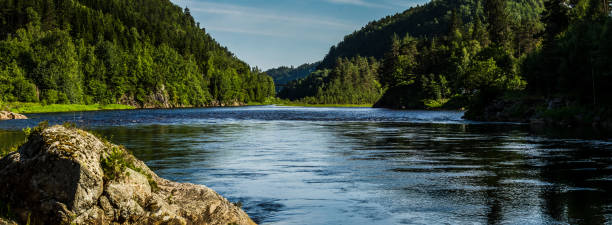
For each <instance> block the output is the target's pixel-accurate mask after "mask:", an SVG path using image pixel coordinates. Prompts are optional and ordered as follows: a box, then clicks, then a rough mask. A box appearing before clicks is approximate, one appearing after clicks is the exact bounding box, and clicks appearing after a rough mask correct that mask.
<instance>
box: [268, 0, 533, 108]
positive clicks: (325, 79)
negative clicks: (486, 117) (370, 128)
mask: <svg viewBox="0 0 612 225" xmlns="http://www.w3.org/2000/svg"><path fill="white" fill-rule="evenodd" d="M543 8H544V7H543V1H542V0H435V1H431V2H429V3H427V4H425V5H423V6H417V7H413V8H411V9H409V10H407V11H405V12H403V13H401V14H396V15H393V16H388V17H386V18H383V19H381V20H378V21H374V22H370V23H369V24H368V25H366V26H365V27H364V28H362V29H361V30H359V31H356V32H354V33H353V34H351V35H348V36H346V37H345V39H344V40H343V41H342V42H340V43H339V44H337V45H336V46H334V47H332V48H331V50H330V51H329V53H328V54H327V56H326V57H325V59H324V60H323V62H322V63H321V65H319V67H318V69H319V71H317V72H315V73H313V74H312V75H311V76H310V77H307V78H305V79H302V80H299V81H295V82H292V83H290V84H289V85H288V86H287V88H285V89H284V90H283V91H282V92H280V93H279V96H280V97H281V98H288V99H291V100H302V101H305V102H308V103H312V104H316V103H323V104H373V103H375V102H377V103H378V104H376V105H377V106H380V107H393V108H424V107H426V105H429V106H427V107H437V106H440V105H441V104H444V103H446V102H447V101H448V100H449V99H451V98H454V100H453V101H452V102H454V104H453V108H457V107H458V108H461V107H464V106H466V104H467V101H466V98H470V97H472V94H473V93H477V92H479V91H480V89H479V88H477V87H476V86H478V85H479V84H477V82H481V81H479V79H480V78H479V77H481V76H482V75H483V74H482V72H487V71H486V70H504V73H503V74H495V76H498V75H499V76H498V77H492V78H491V79H493V80H491V81H489V80H487V81H482V82H488V83H490V85H498V86H503V87H504V88H521V87H523V86H524V82H523V81H522V80H521V79H520V77H518V75H517V69H518V68H517V64H518V60H517V59H518V58H521V57H522V56H524V55H525V54H527V53H530V52H532V51H533V50H535V49H536V48H537V46H538V45H539V43H540V40H541V39H540V37H539V36H538V34H539V33H540V32H542V31H543V29H544V27H543V23H542V22H540V14H541V13H542V10H543ZM489 59H493V61H489ZM326 71H327V72H326ZM506 72H507V73H506ZM487 79H488V78H487ZM493 81H496V82H500V83H496V84H493V83H494V82H493ZM366 93H367V95H368V96H364V94H366ZM455 97H456V98H455Z"/></svg>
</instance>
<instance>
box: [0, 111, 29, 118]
mask: <svg viewBox="0 0 612 225" xmlns="http://www.w3.org/2000/svg"><path fill="white" fill-rule="evenodd" d="M25 119H28V117H26V116H24V115H21V114H19V113H13V112H7V111H0V120H25Z"/></svg>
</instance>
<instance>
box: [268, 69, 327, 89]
mask: <svg viewBox="0 0 612 225" xmlns="http://www.w3.org/2000/svg"><path fill="white" fill-rule="evenodd" d="M319 64H320V62H316V63H311V64H308V63H306V64H303V65H301V66H298V67H295V68H294V67H293V66H291V67H286V66H281V67H278V68H274V69H269V70H267V71H266V74H268V75H270V76H271V77H272V79H274V84H275V85H276V92H280V91H281V90H282V89H283V87H284V86H285V85H287V84H288V83H290V82H291V81H294V80H299V79H302V78H304V77H306V76H308V75H310V74H311V73H312V72H314V71H315V70H316V68H317V66H319Z"/></svg>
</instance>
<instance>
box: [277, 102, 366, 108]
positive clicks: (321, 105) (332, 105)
mask: <svg viewBox="0 0 612 225" xmlns="http://www.w3.org/2000/svg"><path fill="white" fill-rule="evenodd" d="M276 105H277V106H296V107H345V108H372V104H308V103H297V102H289V103H281V104H276Z"/></svg>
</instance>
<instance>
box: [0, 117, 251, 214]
mask: <svg viewBox="0 0 612 225" xmlns="http://www.w3.org/2000/svg"><path fill="white" fill-rule="evenodd" d="M7 208H8V209H7ZM0 209H1V210H0V211H2V212H5V213H4V214H8V215H10V216H9V218H5V221H4V222H3V221H2V220H0V224H2V223H6V224H11V221H15V222H19V223H20V224H25V223H28V222H29V224H219V225H221V224H223V225H227V224H245V225H247V224H248V225H250V224H255V223H254V222H253V221H252V220H251V219H250V218H249V216H248V215H247V214H246V213H245V212H244V211H243V210H242V209H241V208H240V207H238V206H236V205H235V204H233V203H231V202H229V201H228V200H227V199H225V198H223V197H222V196H220V195H219V194H217V193H216V192H215V191H213V190H212V189H210V188H207V187H205V186H202V185H195V184H187V183H176V182H172V181H168V180H166V179H163V178H160V177H158V176H157V175H156V174H155V173H154V172H152V171H151V170H150V169H149V168H148V167H147V166H146V165H145V164H144V163H143V162H142V161H140V160H138V159H136V158H135V157H134V156H132V155H131V154H130V153H128V152H127V150H125V149H124V148H123V147H121V146H117V145H114V144H111V143H109V142H108V141H105V140H104V139H101V138H98V137H96V136H95V135H92V134H90V133H88V132H85V131H83V130H80V129H77V128H72V127H70V126H53V127H46V126H44V125H41V126H39V127H38V128H35V129H34V130H33V131H32V134H30V135H29V137H28V141H27V142H26V143H25V144H24V145H22V146H21V147H20V148H19V150H18V151H17V152H13V153H11V154H9V155H7V156H6V157H4V158H2V159H0ZM7 211H8V213H7Z"/></svg>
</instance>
